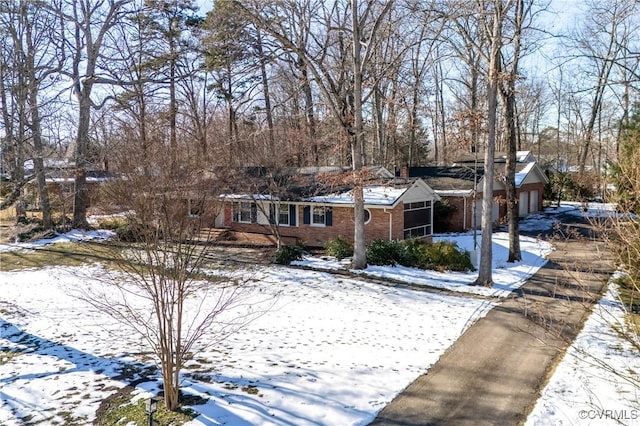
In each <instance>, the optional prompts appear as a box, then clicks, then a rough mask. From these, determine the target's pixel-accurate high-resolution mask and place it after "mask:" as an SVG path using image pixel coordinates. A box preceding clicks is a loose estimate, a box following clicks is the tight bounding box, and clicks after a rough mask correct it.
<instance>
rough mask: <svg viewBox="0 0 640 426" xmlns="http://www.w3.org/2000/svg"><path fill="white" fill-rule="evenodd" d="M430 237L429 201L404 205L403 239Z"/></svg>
mask: <svg viewBox="0 0 640 426" xmlns="http://www.w3.org/2000/svg"><path fill="white" fill-rule="evenodd" d="M428 235H431V201H420V202H416V203H407V204H405V205H404V238H420V237H426V236H428Z"/></svg>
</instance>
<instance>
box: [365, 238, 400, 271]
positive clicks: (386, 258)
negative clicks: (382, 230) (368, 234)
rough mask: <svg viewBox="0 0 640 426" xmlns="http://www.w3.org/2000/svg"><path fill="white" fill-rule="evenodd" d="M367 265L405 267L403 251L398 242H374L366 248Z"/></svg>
mask: <svg viewBox="0 0 640 426" xmlns="http://www.w3.org/2000/svg"><path fill="white" fill-rule="evenodd" d="M367 263H368V264H370V265H391V266H395V265H397V264H401V265H405V264H406V261H405V249H404V247H403V245H402V243H400V242H398V241H392V240H375V241H373V242H372V243H371V244H369V246H368V247H367Z"/></svg>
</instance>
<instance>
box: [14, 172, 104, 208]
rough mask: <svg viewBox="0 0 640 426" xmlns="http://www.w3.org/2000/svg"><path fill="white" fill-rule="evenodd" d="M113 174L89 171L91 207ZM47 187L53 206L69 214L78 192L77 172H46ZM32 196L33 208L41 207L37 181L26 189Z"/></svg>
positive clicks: (87, 174) (87, 175)
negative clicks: (101, 188)
mask: <svg viewBox="0 0 640 426" xmlns="http://www.w3.org/2000/svg"><path fill="white" fill-rule="evenodd" d="M113 176H114V175H113V174H112V173H110V172H108V171H106V170H87V171H86V182H87V184H86V185H87V192H88V193H89V206H94V205H96V204H97V203H98V200H99V198H100V186H101V185H102V184H104V183H105V182H107V181H109V180H110V179H112V178H113ZM45 185H46V186H47V192H48V193H49V198H50V201H51V203H52V206H53V207H54V208H55V209H59V210H61V211H62V212H69V211H71V210H72V209H73V202H74V197H75V192H76V179H75V170H73V169H71V168H67V169H61V168H60V169H53V170H47V171H46V177H45ZM26 190H27V192H28V193H29V194H31V195H30V204H31V206H30V207H31V208H34V209H35V208H37V207H36V206H39V205H40V194H39V192H38V188H37V184H36V182H35V181H33V182H30V184H29V185H28V186H27V188H26Z"/></svg>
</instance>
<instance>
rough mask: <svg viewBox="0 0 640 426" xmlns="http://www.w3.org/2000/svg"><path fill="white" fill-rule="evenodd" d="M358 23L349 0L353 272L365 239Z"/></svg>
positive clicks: (360, 264) (362, 263)
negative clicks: (351, 68)
mask: <svg viewBox="0 0 640 426" xmlns="http://www.w3.org/2000/svg"><path fill="white" fill-rule="evenodd" d="M359 22H360V21H359V19H358V0H351V25H352V30H353V35H352V39H353V40H352V42H353V115H354V117H353V119H354V123H353V127H354V128H353V135H352V142H353V143H352V154H351V161H352V164H353V177H354V188H353V198H354V200H353V203H354V208H353V210H354V222H355V223H354V234H353V235H354V238H353V264H352V267H353V268H354V269H364V268H365V267H366V266H367V256H366V247H365V235H364V194H363V188H362V185H363V182H362V173H361V172H362V166H363V163H364V161H363V147H362V63H361V57H360V50H361V43H360V24H359Z"/></svg>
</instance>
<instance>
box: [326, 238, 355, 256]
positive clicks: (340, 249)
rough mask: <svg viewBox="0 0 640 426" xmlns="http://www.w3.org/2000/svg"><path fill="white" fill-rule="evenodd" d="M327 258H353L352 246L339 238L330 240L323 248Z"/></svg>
mask: <svg viewBox="0 0 640 426" xmlns="http://www.w3.org/2000/svg"><path fill="white" fill-rule="evenodd" d="M325 251H326V253H327V256H333V257H335V258H336V259H338V260H342V259H344V258H347V257H351V256H353V245H352V244H351V243H350V242H349V241H347V240H345V239H342V238H340V237H338V238H334V239H333V240H330V241H329V242H328V243H327V245H326V246H325Z"/></svg>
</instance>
